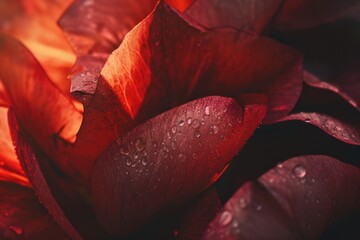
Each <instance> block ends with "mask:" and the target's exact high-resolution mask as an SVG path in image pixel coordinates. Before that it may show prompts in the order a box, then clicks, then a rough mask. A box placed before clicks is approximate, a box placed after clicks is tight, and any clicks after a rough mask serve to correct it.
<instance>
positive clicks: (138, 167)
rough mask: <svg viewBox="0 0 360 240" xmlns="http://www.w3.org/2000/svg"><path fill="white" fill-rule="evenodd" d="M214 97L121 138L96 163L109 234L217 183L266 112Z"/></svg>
mask: <svg viewBox="0 0 360 240" xmlns="http://www.w3.org/2000/svg"><path fill="white" fill-rule="evenodd" d="M265 111H266V107H265V106H264V105H262V104H257V103H246V104H244V105H243V106H240V105H239V104H238V103H237V102H236V101H235V100H233V99H231V98H224V97H207V98H202V99H199V100H195V101H193V102H190V103H187V104H185V105H182V106H179V107H177V108H174V109H172V110H170V111H168V112H165V113H163V114H161V115H158V116H157V117H154V118H152V119H151V120H149V121H148V122H145V123H144V124H142V125H140V126H138V127H137V128H135V129H133V130H132V131H131V132H129V133H128V134H126V135H125V136H124V137H121V138H118V139H117V140H116V142H114V143H113V144H112V145H111V146H110V147H109V148H108V149H107V150H106V151H105V152H104V153H103V154H102V155H101V156H100V157H99V158H98V159H97V160H96V162H95V165H94V168H93V172H92V197H93V206H94V208H95V212H96V214H97V216H98V219H99V221H100V223H101V224H102V226H103V227H104V229H106V230H107V231H108V232H109V233H112V234H119V235H124V234H127V233H130V232H131V231H134V230H135V229H136V228H138V227H139V226H141V225H142V224H145V223H146V222H147V221H149V220H150V218H152V217H154V216H155V215H158V214H159V213H161V212H164V211H166V210H168V209H171V208H173V207H175V206H179V205H181V204H183V203H184V202H185V201H187V200H189V199H191V198H193V197H194V196H196V195H197V194H199V193H200V192H201V191H203V190H204V189H205V188H206V187H208V186H209V185H210V184H212V183H213V182H214V181H215V180H216V179H217V178H218V177H219V175H220V174H221V173H222V171H223V169H224V168H225V167H226V166H227V164H228V163H229V161H230V160H231V159H232V157H233V156H234V155H235V154H236V153H237V152H238V150H239V149H240V148H241V147H242V146H243V145H244V144H245V141H246V140H247V139H248V138H249V137H250V136H251V134H252V133H253V131H254V130H255V129H256V127H257V125H258V124H259V122H260V121H261V120H262V118H263V117H264V115H265Z"/></svg>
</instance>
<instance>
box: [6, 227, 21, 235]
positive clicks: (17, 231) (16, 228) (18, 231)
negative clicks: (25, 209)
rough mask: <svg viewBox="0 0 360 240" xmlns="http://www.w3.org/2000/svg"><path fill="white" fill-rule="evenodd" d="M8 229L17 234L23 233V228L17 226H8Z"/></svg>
mask: <svg viewBox="0 0 360 240" xmlns="http://www.w3.org/2000/svg"><path fill="white" fill-rule="evenodd" d="M9 229H11V230H13V231H14V232H15V233H16V234H17V235H21V234H22V233H23V229H22V228H21V227H17V226H10V227H9Z"/></svg>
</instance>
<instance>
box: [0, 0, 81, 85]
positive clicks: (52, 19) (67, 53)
mask: <svg viewBox="0 0 360 240" xmlns="http://www.w3.org/2000/svg"><path fill="white" fill-rule="evenodd" d="M71 2H72V0H64V1H58V0H57V1H47V0H34V1H21V0H13V1H8V0H5V1H1V3H0V22H1V24H0V33H5V34H9V35H11V36H13V37H14V38H16V39H18V40H20V41H21V42H22V43H23V44H24V45H25V46H26V47H27V48H28V49H29V50H30V51H31V52H32V54H34V55H35V57H36V59H37V60H38V61H39V62H40V65H41V66H42V67H43V68H44V70H45V72H46V74H47V75H48V76H49V77H50V79H51V80H52V81H53V82H54V83H55V84H56V85H57V87H58V88H59V89H60V90H62V91H63V92H68V90H69V87H70V82H69V80H68V79H67V75H68V72H69V70H70V68H71V67H72V65H73V63H74V61H75V56H74V54H73V52H72V51H71V49H70V46H69V45H68V43H67V41H66V39H65V37H64V35H63V33H62V32H61V30H60V29H59V27H58V25H57V20H58V18H59V17H60V15H61V14H62V13H63V11H64V10H65V9H66V8H67V7H68V6H69V4H70V3H71Z"/></svg>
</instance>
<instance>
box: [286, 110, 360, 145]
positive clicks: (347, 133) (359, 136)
mask: <svg viewBox="0 0 360 240" xmlns="http://www.w3.org/2000/svg"><path fill="white" fill-rule="evenodd" d="M294 120H296V121H304V122H306V123H309V124H312V125H314V126H316V127H318V128H320V129H321V130H323V131H324V132H326V133H328V134H329V135H330V136H332V137H335V138H336V139H338V140H340V141H343V142H346V143H349V144H354V145H358V146H360V126H357V125H354V124H351V123H346V122H342V121H341V120H338V119H336V118H333V117H331V116H327V115H325V114H321V113H314V112H311V113H309V112H301V113H295V114H291V115H289V116H287V117H285V118H283V119H282V120H281V121H294Z"/></svg>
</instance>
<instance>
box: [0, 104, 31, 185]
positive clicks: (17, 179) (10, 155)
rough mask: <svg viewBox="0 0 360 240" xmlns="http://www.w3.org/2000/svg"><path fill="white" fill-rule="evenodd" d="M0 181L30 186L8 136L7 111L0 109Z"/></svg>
mask: <svg viewBox="0 0 360 240" xmlns="http://www.w3.org/2000/svg"><path fill="white" fill-rule="evenodd" d="M0 133H1V134H0V180H5V181H10V182H14V183H18V184H21V185H24V186H28V187H29V186H30V183H29V180H28V178H27V177H26V176H25V173H24V171H23V169H22V167H21V165H20V162H19V160H18V158H17V156H16V153H15V147H14V144H13V141H12V139H11V135H10V129H9V123H8V109H7V108H2V107H0Z"/></svg>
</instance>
